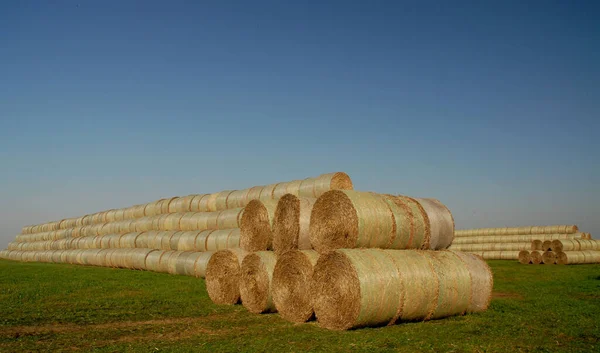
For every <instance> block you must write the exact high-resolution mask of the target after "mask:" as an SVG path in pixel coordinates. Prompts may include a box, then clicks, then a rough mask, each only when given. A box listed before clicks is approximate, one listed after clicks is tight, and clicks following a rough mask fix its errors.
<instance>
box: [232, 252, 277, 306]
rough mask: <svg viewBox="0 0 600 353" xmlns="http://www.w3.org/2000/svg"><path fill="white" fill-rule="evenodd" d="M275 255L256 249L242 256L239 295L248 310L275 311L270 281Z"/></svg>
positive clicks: (275, 259)
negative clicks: (256, 250)
mask: <svg viewBox="0 0 600 353" xmlns="http://www.w3.org/2000/svg"><path fill="white" fill-rule="evenodd" d="M276 261H277V256H276V255H275V253H273V252H272V251H258V252H255V253H253V254H249V255H247V256H246V257H244V260H243V261H242V267H241V272H242V275H241V282H240V296H241V298H242V304H243V305H244V307H245V308H246V309H248V311H250V312H252V313H256V314H260V313H266V312H276V310H277V309H276V308H275V305H274V304H273V298H272V293H271V281H272V278H273V270H274V268H275V263H276Z"/></svg>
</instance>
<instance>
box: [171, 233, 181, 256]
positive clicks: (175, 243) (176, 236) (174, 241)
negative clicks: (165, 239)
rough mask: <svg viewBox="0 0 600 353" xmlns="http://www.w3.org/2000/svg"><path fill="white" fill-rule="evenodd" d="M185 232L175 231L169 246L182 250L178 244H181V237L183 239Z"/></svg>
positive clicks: (172, 248)
mask: <svg viewBox="0 0 600 353" xmlns="http://www.w3.org/2000/svg"><path fill="white" fill-rule="evenodd" d="M183 233H184V232H175V233H173V235H172V236H171V238H169V248H170V249H171V250H178V251H180V250H179V249H178V248H177V246H178V245H179V239H181V236H182V235H183Z"/></svg>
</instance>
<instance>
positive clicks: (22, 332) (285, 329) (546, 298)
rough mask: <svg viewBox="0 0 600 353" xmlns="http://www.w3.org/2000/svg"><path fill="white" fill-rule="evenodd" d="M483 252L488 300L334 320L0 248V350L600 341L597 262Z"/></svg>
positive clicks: (505, 345) (543, 347)
mask: <svg viewBox="0 0 600 353" xmlns="http://www.w3.org/2000/svg"><path fill="white" fill-rule="evenodd" d="M489 263H490V264H491V266H492V269H493V272H494V279H495V283H494V297H493V301H492V304H491V307H490V309H489V310H488V311H487V312H484V313H481V314H475V315H466V316H461V317H452V318H448V319H443V320H436V321H429V322H417V323H406V324H401V325H397V326H389V327H380V328H367V329H358V330H353V331H347V332H335V331H328V330H325V329H321V328H319V327H318V325H317V324H316V323H314V322H312V323H308V324H303V325H296V324H291V323H288V322H286V321H284V320H283V319H281V318H280V317H279V316H278V315H277V314H268V315H254V314H250V313H248V312H247V311H246V310H245V309H244V308H243V307H242V306H240V305H237V306H217V305H214V304H212V302H211V301H210V299H209V298H208V295H207V294H206V290H205V286H204V281H203V280H201V279H196V278H191V277H184V276H173V275H168V274H159V273H151V272H142V271H131V270H120V269H110V268H97V267H82V266H73V265H64V264H43V263H18V262H12V261H6V260H0V352H28V351H77V350H79V351H95V352H115V351H134V352H150V351H169V352H171V351H173V352H190V351H211V352H235V351H260V352H265V351H286V352H298V351H323V352H348V351H351V352H354V351H357V352H358V351H362V352H373V351H401V352H507V351H517V352H598V351H600V265H583V266H544V265H542V266H524V265H519V264H518V263H517V262H516V261H490V262H489Z"/></svg>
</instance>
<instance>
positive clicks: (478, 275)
mask: <svg viewBox="0 0 600 353" xmlns="http://www.w3.org/2000/svg"><path fill="white" fill-rule="evenodd" d="M452 253H454V255H456V256H458V257H459V258H460V259H461V260H462V261H463V262H464V263H465V265H466V266H467V269H468V271H469V273H470V276H471V299H470V302H469V307H468V308H467V312H468V313H477V312H482V311H485V310H487V308H488V307H489V306H490V302H491V301H492V291H493V289H494V275H493V274H492V270H491V269H490V266H489V265H488V264H487V262H485V261H484V260H483V259H482V258H481V257H480V256H477V255H474V254H469V253H464V252H460V251H452Z"/></svg>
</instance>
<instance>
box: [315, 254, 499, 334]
mask: <svg viewBox="0 0 600 353" xmlns="http://www.w3.org/2000/svg"><path fill="white" fill-rule="evenodd" d="M474 264H476V266H474ZM374 273H377V274H378V275H377V276H374V275H373V274H374ZM492 286H493V279H492V275H491V272H490V271H489V268H488V267H487V264H485V262H484V261H483V260H482V259H480V258H478V257H476V256H473V255H469V254H464V255H463V256H460V255H457V253H456V252H453V251H409V250H406V251H402V250H381V249H339V250H335V251H332V252H330V253H328V254H325V255H321V257H320V258H319V260H318V261H317V264H316V266H315V269H314V273H313V291H314V295H315V305H314V307H315V314H316V317H317V320H318V321H319V323H320V324H321V326H323V327H326V328H328V329H334V330H346V329H350V328H356V327H365V326H379V325H385V324H394V323H396V322H397V321H414V320H429V319H433V318H441V317H445V316H449V315H461V314H464V313H466V312H478V311H481V310H485V309H487V307H488V305H489V300H490V298H491V292H492ZM474 287H475V288H474Z"/></svg>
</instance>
